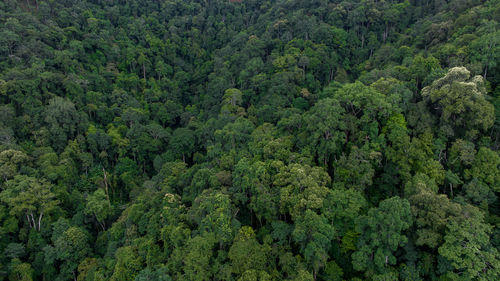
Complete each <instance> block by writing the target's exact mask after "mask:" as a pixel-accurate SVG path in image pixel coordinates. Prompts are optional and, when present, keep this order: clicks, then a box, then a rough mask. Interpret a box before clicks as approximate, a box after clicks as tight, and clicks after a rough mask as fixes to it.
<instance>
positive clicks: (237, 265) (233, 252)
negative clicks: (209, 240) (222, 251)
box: [228, 226, 271, 278]
mask: <svg viewBox="0 0 500 281" xmlns="http://www.w3.org/2000/svg"><path fill="white" fill-rule="evenodd" d="M270 251H271V248H270V247H269V245H261V244H260V243H259V242H258V241H257V239H256V237H255V233H254V231H253V229H252V228H251V227H249V226H243V227H242V228H240V230H239V231H238V234H237V235H236V236H235V238H234V241H233V244H232V245H231V248H229V252H228V257H229V260H230V261H231V269H232V271H233V272H234V273H235V274H236V275H237V276H242V277H243V276H244V275H245V272H248V271H251V270H254V271H256V272H260V271H264V270H265V269H266V267H267V266H266V264H267V263H268V262H269V260H268V256H269V254H270ZM248 275H249V274H247V276H248ZM247 278H248V277H247Z"/></svg>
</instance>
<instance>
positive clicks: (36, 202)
mask: <svg viewBox="0 0 500 281" xmlns="http://www.w3.org/2000/svg"><path fill="white" fill-rule="evenodd" d="M51 189H52V185H51V184H49V183H48V182H47V181H45V180H43V179H42V180H38V179H36V178H33V177H29V176H25V175H18V176H15V177H14V179H11V180H9V181H7V182H6V183H5V189H4V190H3V191H2V192H1V193H0V200H2V201H3V202H5V203H6V204H7V205H9V206H10V213H11V214H12V215H16V216H19V217H21V216H25V217H26V219H27V220H28V223H29V225H30V228H34V229H35V230H37V231H40V230H41V228H42V218H43V217H44V215H45V216H46V215H48V214H50V213H51V212H52V211H54V210H55V209H56V208H57V206H58V204H59V200H57V199H56V196H55V194H54V193H53V192H52V190H51Z"/></svg>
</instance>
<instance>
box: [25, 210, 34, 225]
mask: <svg viewBox="0 0 500 281" xmlns="http://www.w3.org/2000/svg"><path fill="white" fill-rule="evenodd" d="M26 218H27V219H28V223H29V224H30V228H33V225H31V219H30V216H29V214H28V212H26Z"/></svg>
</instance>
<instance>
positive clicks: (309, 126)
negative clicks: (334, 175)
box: [304, 98, 346, 166]
mask: <svg viewBox="0 0 500 281" xmlns="http://www.w3.org/2000/svg"><path fill="white" fill-rule="evenodd" d="M343 113H344V109H343V108H342V107H341V106H340V103H339V102H338V101H337V100H336V99H331V98H327V99H323V100H320V101H319V102H318V103H316V104H315V105H314V106H313V107H312V108H311V110H309V111H308V112H307V113H306V115H305V116H304V122H305V123H306V127H305V132H306V134H307V135H306V136H307V140H306V142H307V144H308V145H309V146H311V148H312V151H315V153H316V157H317V159H318V162H319V163H322V164H323V165H324V166H327V165H328V163H329V162H330V160H331V159H332V158H333V156H334V155H335V154H337V153H338V152H339V151H340V150H341V148H342V145H343V144H344V142H345V137H346V136H345V133H344V132H343V130H344V129H345V123H344V121H343Z"/></svg>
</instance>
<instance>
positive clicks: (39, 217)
mask: <svg viewBox="0 0 500 281" xmlns="http://www.w3.org/2000/svg"><path fill="white" fill-rule="evenodd" d="M42 217H43V212H41V213H40V216H38V231H40V229H41V226H42Z"/></svg>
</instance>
